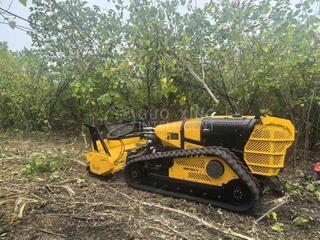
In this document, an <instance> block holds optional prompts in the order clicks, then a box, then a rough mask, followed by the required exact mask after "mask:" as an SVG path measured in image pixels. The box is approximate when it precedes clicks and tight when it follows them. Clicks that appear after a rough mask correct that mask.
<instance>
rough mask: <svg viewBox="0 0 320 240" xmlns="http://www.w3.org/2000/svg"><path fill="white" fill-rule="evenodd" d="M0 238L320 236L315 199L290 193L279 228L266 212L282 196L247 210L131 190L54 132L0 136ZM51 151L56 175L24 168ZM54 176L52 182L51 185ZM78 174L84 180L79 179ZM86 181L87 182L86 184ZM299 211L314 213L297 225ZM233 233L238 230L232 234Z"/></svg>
mask: <svg viewBox="0 0 320 240" xmlns="http://www.w3.org/2000/svg"><path fill="white" fill-rule="evenodd" d="M0 146H1V147H0V167H1V169H0V197H1V198H0V239H65V238H71V239H183V238H184V239H241V238H247V239H250V238H253V239H315V238H316V237H317V236H319V234H320V233H319V229H320V224H319V219H318V215H319V212H320V210H319V206H318V205H319V202H315V201H314V200H312V199H311V198H310V199H309V201H307V199H305V201H299V199H297V198H292V199H291V201H290V202H289V203H288V204H285V205H283V206H281V207H280V208H278V209H277V210H276V211H277V214H278V221H279V222H282V223H284V224H285V225H284V231H283V232H281V233H278V232H276V231H274V230H272V229H271V228H270V224H273V223H274V220H273V219H268V218H267V217H266V218H264V219H262V220H261V221H259V224H256V226H255V227H254V228H253V222H254V220H255V219H258V218H259V217H260V216H262V215H263V214H264V213H266V212H267V211H268V210H269V209H271V208H272V207H274V206H276V205H277V203H276V202H272V200H274V199H276V198H279V197H281V196H276V195H273V194H268V195H264V196H263V197H262V199H261V201H260V202H259V203H258V204H256V206H255V208H254V209H252V210H251V212H249V213H244V214H238V213H233V212H229V211H226V210H223V211H222V212H223V214H222V215H220V214H218V213H217V210H218V209H216V208H214V207H211V206H207V205H202V204H198V203H195V202H190V201H186V200H183V199H173V198H170V197H163V196H161V195H158V194H153V193H148V192H142V191H138V190H135V189H132V188H130V187H128V186H127V185H126V183H125V180H124V179H123V177H122V173H119V174H117V175H116V176H115V177H114V178H112V179H110V180H108V181H102V180H98V179H95V178H92V177H90V176H89V175H88V174H87V172H86V167H85V165H86V160H85V157H84V155H85V153H87V152H88V151H90V149H88V148H87V149H85V148H84V143H83V142H81V141H76V140H75V139H73V140H68V139H63V138H59V137H54V136H53V137H52V136H49V137H29V138H23V139H19V140H16V139H0ZM54 148H56V149H58V151H59V152H62V151H64V150H66V151H67V152H68V153H69V155H70V156H69V158H68V161H67V164H66V165H65V166H64V167H63V168H61V169H60V170H59V171H56V172H54V173H42V174H40V173H36V174H32V175H31V176H32V177H31V179H29V181H28V179H26V176H25V175H23V174H22V173H21V171H20V170H21V168H22V166H23V165H25V164H27V163H28V158H29V156H30V155H31V153H33V152H40V153H41V154H44V155H47V154H48V152H49V151H51V150H53V149H54ZM52 175H56V176H57V179H56V180H55V181H54V182H50V183H49V182H48V180H49V179H50V177H52ZM79 179H81V180H82V181H79ZM83 180H84V181H83ZM296 211H299V212H301V213H304V214H308V215H309V216H311V217H312V218H313V220H311V221H310V222H309V224H308V227H305V228H303V227H297V226H295V225H293V224H292V220H291V217H292V215H293V214H294V213H295V212H296ZM237 234H238V235H237Z"/></svg>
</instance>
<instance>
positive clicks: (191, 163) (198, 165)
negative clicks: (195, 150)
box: [176, 159, 205, 168]
mask: <svg viewBox="0 0 320 240" xmlns="http://www.w3.org/2000/svg"><path fill="white" fill-rule="evenodd" d="M176 163H177V164H178V165H181V166H187V167H194V168H204V167H205V161H203V160H194V159H188V160H177V161H176Z"/></svg>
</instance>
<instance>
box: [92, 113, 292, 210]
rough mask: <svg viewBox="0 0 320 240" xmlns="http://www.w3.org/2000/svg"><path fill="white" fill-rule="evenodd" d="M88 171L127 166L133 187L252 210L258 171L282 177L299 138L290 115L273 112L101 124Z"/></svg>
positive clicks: (103, 171)
mask: <svg viewBox="0 0 320 240" xmlns="http://www.w3.org/2000/svg"><path fill="white" fill-rule="evenodd" d="M86 126H87V127H88V128H89V130H90V133H91V136H92V152H90V153H88V154H87V155H86V157H87V160H88V162H89V169H90V172H92V173H93V174H96V175H99V176H107V175H112V174H114V173H115V172H118V171H120V170H121V169H123V168H124V177H125V179H126V181H127V183H128V184H129V185H130V186H132V187H135V188H138V189H141V190H145V191H150V192H157V193H159V194H163V195H168V196H172V197H178V198H185V199H189V200H193V201H197V202H201V203H207V204H212V205H214V206H217V207H221V208H225V209H229V210H233V211H245V210H248V209H249V208H250V207H251V206H252V205H253V203H254V202H255V201H257V200H258V199H259V193H260V185H259V183H258V180H257V178H256V176H257V175H260V176H265V177H270V176H276V175H277V174H278V173H279V171H280V169H281V168H283V166H284V159H285V154H286V151H287V149H288V147H290V146H291V144H292V143H293V141H294V132H295V130H294V127H293V125H292V123H291V122H290V121H289V120H286V119H281V118H275V117H270V116H258V117H253V116H241V115H240V114H235V115H233V116H211V117H204V118H197V119H190V120H183V121H178V122H172V123H167V124H161V125H158V126H156V127H155V128H151V127H146V126H144V124H143V123H142V122H139V121H133V122H131V123H126V124H124V125H121V126H119V127H117V128H115V129H113V130H111V131H110V132H109V133H108V135H107V139H103V138H102V136H101V134H100V132H99V130H98V129H97V128H96V127H95V126H91V125H86Z"/></svg>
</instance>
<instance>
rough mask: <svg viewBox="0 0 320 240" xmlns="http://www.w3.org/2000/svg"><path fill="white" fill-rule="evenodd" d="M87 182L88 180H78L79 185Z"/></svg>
mask: <svg viewBox="0 0 320 240" xmlns="http://www.w3.org/2000/svg"><path fill="white" fill-rule="evenodd" d="M85 181H86V180H84V179H81V178H78V179H77V183H78V184H81V183H84V182H85Z"/></svg>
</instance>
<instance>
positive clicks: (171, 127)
mask: <svg viewBox="0 0 320 240" xmlns="http://www.w3.org/2000/svg"><path fill="white" fill-rule="evenodd" d="M181 123H182V121H180V122H172V123H167V124H161V125H158V126H157V127H156V129H155V134H156V136H157V137H158V138H160V140H161V142H162V144H163V145H164V146H166V147H176V148H181V136H180V130H181ZM171 133H176V134H178V139H177V140H175V139H171Z"/></svg>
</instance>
